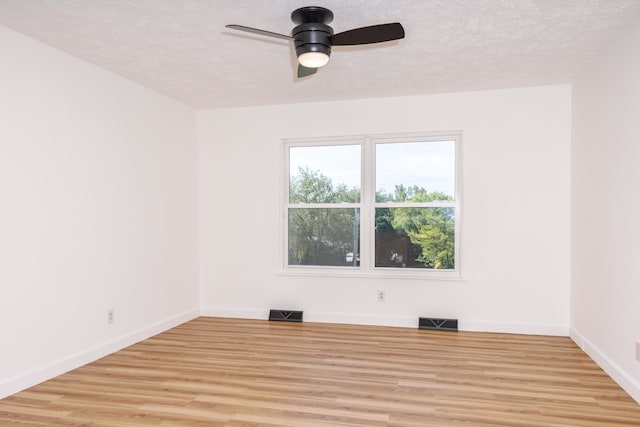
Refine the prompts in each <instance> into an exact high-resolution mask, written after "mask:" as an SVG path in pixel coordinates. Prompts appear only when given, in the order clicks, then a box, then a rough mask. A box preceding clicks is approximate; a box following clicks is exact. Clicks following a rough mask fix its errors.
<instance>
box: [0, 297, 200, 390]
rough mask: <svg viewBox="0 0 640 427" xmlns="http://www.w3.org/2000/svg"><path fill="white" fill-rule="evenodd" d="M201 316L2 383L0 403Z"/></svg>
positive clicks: (184, 317)
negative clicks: (1, 400) (6, 398)
mask: <svg viewBox="0 0 640 427" xmlns="http://www.w3.org/2000/svg"><path fill="white" fill-rule="evenodd" d="M199 315H200V311H199V310H198V309H194V310H189V311H187V312H184V313H181V314H178V315H176V316H173V317H170V318H169V319H166V320H163V321H160V322H156V323H154V324H152V325H150V326H147V327H144V328H141V329H138V330H137V331H134V332H131V333H129V334H127V335H124V336H122V337H120V338H116V339H114V340H111V341H108V342H105V343H102V344H98V345H96V346H94V347H91V348H89V349H87V350H84V351H81V352H78V353H76V354H72V355H71V356H69V357H65V358H64V359H61V360H58V361H55V362H52V363H49V364H47V365H44V366H39V367H37V368H34V369H31V370H30V371H27V372H24V373H21V374H18V375H16V376H14V377H11V378H9V379H7V380H3V381H1V382H0V399H3V398H5V397H7V396H10V395H12V394H14V393H17V392H19V391H22V390H24V389H27V388H29V387H32V386H34V385H36V384H39V383H41V382H43V381H46V380H48V379H51V378H54V377H56V376H58V375H61V374H64V373H65V372H68V371H71V370H73V369H76V368H79V367H80V366H83V365H86V364H87V363H91V362H93V361H95V360H97V359H100V358H101V357H104V356H107V355H109V354H111V353H114V352H116V351H118V350H121V349H123V348H125V347H128V346H130V345H132V344H135V343H137V342H140V341H142V340H144V339H147V338H149V337H152V336H154V335H157V334H159V333H161V332H164V331H166V330H168V329H171V328H174V327H176V326H178V325H180V324H182V323H185V322H188V321H189V320H193V319H195V318H196V317H198V316H199Z"/></svg>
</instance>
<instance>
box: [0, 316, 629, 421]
mask: <svg viewBox="0 0 640 427" xmlns="http://www.w3.org/2000/svg"><path fill="white" fill-rule="evenodd" d="M0 425H1V426H5V425H6V426H21V427H27V426H29V427H41V426H49V427H57V426H91V427H133V426H140V427H147V426H150V427H200V426H207V427H217V426H220V427H252V426H262V427H269V426H291V427H306V426H309V427H311V426H312V427H336V426H347V427H348V426H351V427H363V426H366V427H418V426H419V427H425V426H426V427H429V426H431V427H452V426H462V427H500V426H503V427H519V426H522V427H525V426H526V427H578V426H579V427H607V426H611V427H631V426H635V427H639V426H640V405H638V404H637V403H636V402H635V401H633V399H631V398H630V397H629V396H628V395H627V394H626V393H624V391H623V390H622V389H620V387H619V386H618V385H617V384H615V383H614V382H613V380H612V379H611V378H609V377H608V376H607V375H606V374H605V373H604V372H603V371H602V370H601V369H600V368H599V367H598V366H597V365H596V364H595V363H594V362H593V361H592V360H591V359H589V357H587V356H586V355H585V354H584V353H583V352H582V351H581V350H580V349H579V348H578V347H577V346H576V345H575V344H574V343H573V342H572V341H571V340H570V339H569V338H564V337H544V336H524V335H510V334H509V335H508V334H490V333H470V332H459V333H449V332H440V331H424V330H417V329H416V330H413V329H404V328H388V327H372V326H353V325H334V324H314V323H297V324H290V323H280V322H267V321H258V320H239V319H221V318H199V319H196V320H194V321H191V322H188V323H186V324H184V325H181V326H179V327H177V328H174V329H172V330H170V331H167V332H165V333H162V334H160V335H157V336H155V337H152V338H150V339H148V340H145V341H142V342H140V343H138V344H135V345H133V346H131V347H128V348H126V349H123V350H121V351H119V352H117V353H114V354H112V355H110V356H107V357H105V358H102V359H100V360H97V361H95V362H93V363H91V364H89V365H86V366H83V367H81V368H79V369H76V370H74V371H71V372H69V373H66V374H64V375H61V376H60V377H57V378H54V379H52V380H50V381H47V382H44V383H42V384H39V385H37V386H35V387H32V388H31V389H29V390H25V391H23V392H21V393H17V394H15V395H14V396H10V397H8V398H6V399H4V400H0Z"/></svg>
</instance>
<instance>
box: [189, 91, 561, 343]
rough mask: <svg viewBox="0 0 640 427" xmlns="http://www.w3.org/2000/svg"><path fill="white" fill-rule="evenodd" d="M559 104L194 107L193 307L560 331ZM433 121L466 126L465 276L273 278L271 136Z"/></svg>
mask: <svg viewBox="0 0 640 427" xmlns="http://www.w3.org/2000/svg"><path fill="white" fill-rule="evenodd" d="M300 90H304V88H303V87H300ZM570 102H571V91H570V88H569V87H568V86H549V87H539V88H526V89H513V90H501V91H487V92H473V93H457V94H445V95H434V96H419V97H404V98H388V99H377V100H366V101H347V102H331V103H320V104H318V103H310V104H300V105H283V106H269V107H255V108H238V109H220V110H208V111H202V112H200V113H199V118H198V141H199V155H198V156H199V171H200V172H199V173H200V180H199V183H200V187H199V194H200V196H199V200H200V218H201V222H200V239H201V240H200V286H201V306H202V312H203V314H209V315H224V316H238V317H255V318H266V317H267V315H268V309H269V308H283V309H299V310H304V312H305V314H304V316H305V320H308V321H329V322H345V323H372V324H381V325H397V326H416V325H417V318H418V316H420V315H422V316H434V317H451V318H458V319H460V327H461V329H466V330H486V331H504V332H524V333H542V334H560V335H567V334H568V333H569V200H570V194H569V168H568V165H569V152H570V131H571V129H570V126H571V117H570V114H571V107H570ZM441 130H462V131H463V132H464V141H463V144H464V158H463V165H464V166H463V175H464V183H463V185H464V200H463V223H462V230H463V234H462V245H461V246H462V247H461V249H462V261H463V263H462V268H463V274H464V276H465V280H464V281H462V282H443V281H420V280H406V279H405V280H402V279H398V280H389V279H371V278H367V279H356V278H335V277H333V278H329V277H312V278H309V277H299V276H287V275H282V274H278V265H279V249H278V248H279V239H281V237H280V232H279V227H278V224H279V221H280V217H279V212H280V206H279V203H280V202H279V200H280V182H281V181H280V179H281V175H280V173H281V172H280V170H281V139H282V138H293V137H315V136H337V135H352V134H363V133H364V134H376V133H396V132H423V131H441ZM377 289H384V290H386V293H387V297H386V302H384V303H379V302H377V301H376V290H377Z"/></svg>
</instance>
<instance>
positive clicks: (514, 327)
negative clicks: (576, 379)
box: [200, 307, 569, 337]
mask: <svg viewBox="0 0 640 427" xmlns="http://www.w3.org/2000/svg"><path fill="white" fill-rule="evenodd" d="M200 314H201V315H202V316H208V317H229V318H236V319H263V320H266V319H268V318H269V310H268V309H237V308H228V307H205V308H203V309H202V310H201V311H200ZM304 321H305V322H317V323H343V324H349V325H374V326H396V327H401V328H417V327H418V316H416V317H410V316H382V315H364V314H351V313H332V312H317V311H305V312H304ZM458 328H459V330H461V331H474V332H498V333H508V334H526V335H551V336H563V337H567V336H569V327H568V326H560V325H544V324H530V323H501V322H489V321H482V320H464V319H462V320H459V322H458Z"/></svg>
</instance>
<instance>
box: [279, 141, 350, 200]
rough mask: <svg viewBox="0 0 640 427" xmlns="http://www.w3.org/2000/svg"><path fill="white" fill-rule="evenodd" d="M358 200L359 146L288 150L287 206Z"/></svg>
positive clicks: (293, 148) (292, 148)
mask: <svg viewBox="0 0 640 427" xmlns="http://www.w3.org/2000/svg"><path fill="white" fill-rule="evenodd" d="M359 201H360V145H332V146H316V147H291V148H290V149H289V203H340V202H352V203H358V202H359Z"/></svg>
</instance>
